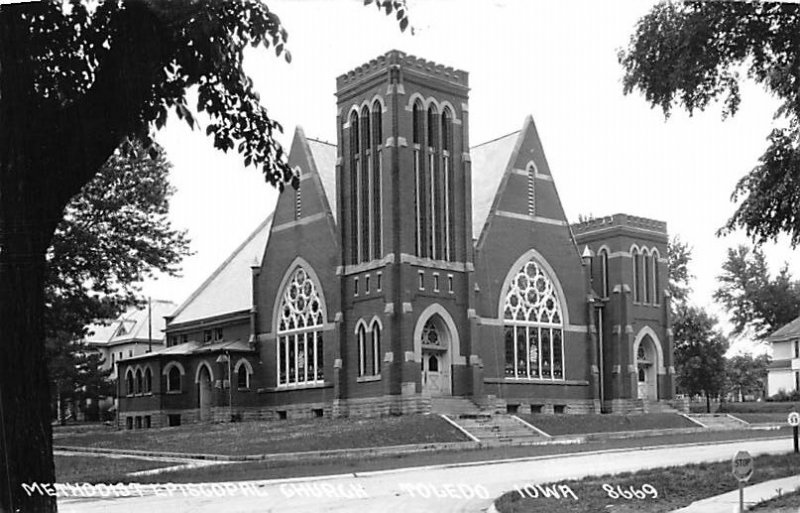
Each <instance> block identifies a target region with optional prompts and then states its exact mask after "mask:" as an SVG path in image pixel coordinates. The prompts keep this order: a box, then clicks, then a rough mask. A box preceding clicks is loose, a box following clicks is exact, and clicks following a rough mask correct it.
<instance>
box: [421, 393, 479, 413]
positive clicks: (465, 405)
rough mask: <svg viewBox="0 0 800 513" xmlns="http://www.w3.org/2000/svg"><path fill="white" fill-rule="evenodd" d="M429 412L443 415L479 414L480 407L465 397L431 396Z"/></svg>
mask: <svg viewBox="0 0 800 513" xmlns="http://www.w3.org/2000/svg"><path fill="white" fill-rule="evenodd" d="M431 412H432V413H438V414H444V415H451V416H457V415H479V414H480V413H481V410H480V408H479V407H478V405H476V404H475V403H474V402H472V401H471V400H470V399H469V398H467V397H431Z"/></svg>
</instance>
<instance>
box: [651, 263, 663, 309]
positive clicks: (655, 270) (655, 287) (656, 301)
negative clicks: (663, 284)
mask: <svg viewBox="0 0 800 513" xmlns="http://www.w3.org/2000/svg"><path fill="white" fill-rule="evenodd" d="M658 257H659V254H658V250H657V249H654V250H653V251H652V252H651V253H650V258H652V259H653V304H654V305H658V304H660V303H661V300H660V298H659V294H660V293H661V291H660V290H659V283H658Z"/></svg>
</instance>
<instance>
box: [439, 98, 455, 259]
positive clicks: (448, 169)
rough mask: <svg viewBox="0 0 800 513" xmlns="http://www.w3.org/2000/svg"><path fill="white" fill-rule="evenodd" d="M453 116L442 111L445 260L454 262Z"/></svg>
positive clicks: (447, 111) (448, 111)
mask: <svg viewBox="0 0 800 513" xmlns="http://www.w3.org/2000/svg"><path fill="white" fill-rule="evenodd" d="M452 151H453V115H452V113H451V112H450V108H449V107H445V109H444V111H442V177H443V178H444V184H443V185H444V205H443V206H444V208H443V213H444V219H443V220H442V221H443V224H444V248H443V249H444V254H443V255H442V257H443V258H444V260H447V261H451V260H454V258H453V257H454V255H453V253H455V244H454V242H453V239H454V238H453V233H454V232H455V219H454V214H453V204H454V202H455V195H454V192H453V156H452V154H451V153H452Z"/></svg>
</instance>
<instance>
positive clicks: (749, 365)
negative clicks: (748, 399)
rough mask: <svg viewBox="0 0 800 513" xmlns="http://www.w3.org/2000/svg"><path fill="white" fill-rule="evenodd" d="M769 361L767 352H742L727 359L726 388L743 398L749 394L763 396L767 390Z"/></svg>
mask: <svg viewBox="0 0 800 513" xmlns="http://www.w3.org/2000/svg"><path fill="white" fill-rule="evenodd" d="M769 362H770V357H769V355H766V354H762V355H759V356H753V355H752V354H740V355H735V356H732V357H730V358H728V359H726V360H725V378H726V389H727V390H728V391H729V392H732V393H734V394H735V395H736V396H737V397H739V398H741V399H744V397H745V396H747V395H754V396H756V397H761V395H762V394H763V392H764V390H766V384H767V368H768V367H769Z"/></svg>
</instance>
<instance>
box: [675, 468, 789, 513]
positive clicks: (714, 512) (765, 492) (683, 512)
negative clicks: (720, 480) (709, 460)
mask: <svg viewBox="0 0 800 513" xmlns="http://www.w3.org/2000/svg"><path fill="white" fill-rule="evenodd" d="M798 488H800V476H792V477H784V478H781V479H773V480H772V481H764V482H763V483H758V484H754V485H751V486H747V487H745V489H744V508H745V510H747V509H750V508H751V507H752V506H754V505H756V504H758V503H760V502H764V501H766V500H769V499H773V498H775V497H778V496H779V495H782V494H786V493H791V492H793V491H795V490H796V489H798ZM737 511H739V490H738V489H737V490H734V491H732V492H728V493H723V494H722V495H717V496H715V497H709V498H708V499H703V500H700V501H697V502H693V503H691V504H690V505H688V506H686V507H685V508H681V509H678V510H675V511H673V512H672V513H731V512H737Z"/></svg>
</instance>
